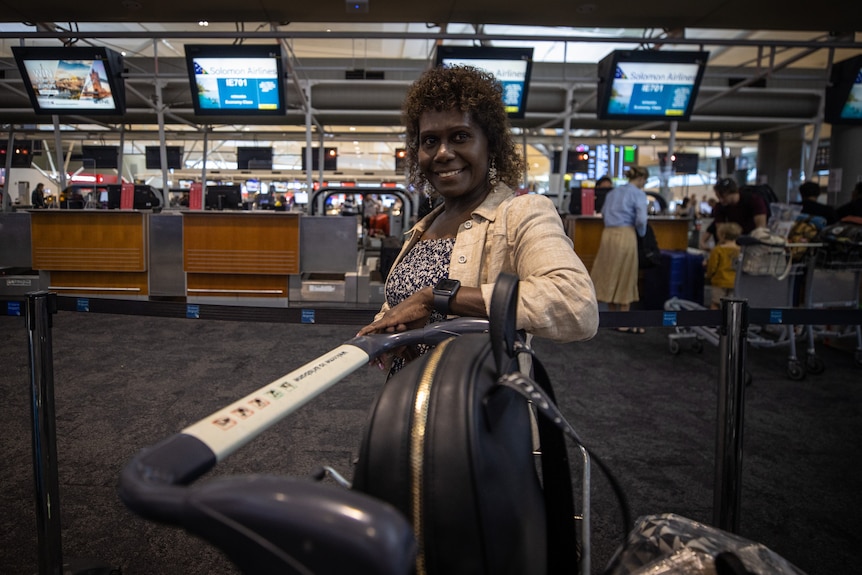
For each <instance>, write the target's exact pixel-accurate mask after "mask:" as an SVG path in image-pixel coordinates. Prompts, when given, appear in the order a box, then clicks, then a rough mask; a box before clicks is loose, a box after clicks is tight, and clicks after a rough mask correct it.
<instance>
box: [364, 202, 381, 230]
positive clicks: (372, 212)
mask: <svg viewBox="0 0 862 575" xmlns="http://www.w3.org/2000/svg"><path fill="white" fill-rule="evenodd" d="M382 210H383V203H382V202H381V201H380V200H379V199H377V194H368V195H366V196H364V197H363V198H362V216H363V221H364V223H365V229H366V230H370V229H371V219H372V218H373V217H374V216H376V215H377V214H379V213H380V212H381V211H382Z"/></svg>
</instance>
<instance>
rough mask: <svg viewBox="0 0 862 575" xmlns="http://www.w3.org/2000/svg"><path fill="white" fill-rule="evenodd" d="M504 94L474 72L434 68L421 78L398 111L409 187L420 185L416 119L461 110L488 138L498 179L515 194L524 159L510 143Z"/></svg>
mask: <svg viewBox="0 0 862 575" xmlns="http://www.w3.org/2000/svg"><path fill="white" fill-rule="evenodd" d="M502 93H503V88H502V86H501V85H500V83H499V82H497V80H496V78H495V77H494V76H493V75H492V74H489V73H487V72H484V71H482V70H479V69H477V68H474V67H472V66H452V67H444V66H438V67H436V68H432V69H430V70H427V71H426V72H424V73H423V74H422V76H420V77H419V79H418V80H416V82H414V83H413V85H412V86H411V87H410V90H409V91H408V92H407V97H406V98H405V99H404V105H403V107H402V121H403V123H404V126H405V127H406V129H407V142H406V148H407V155H406V158H405V167H406V170H407V182H408V183H409V184H413V185H414V186H416V187H419V188H421V186H422V184H423V179H422V174H421V172H420V171H419V118H420V117H421V116H422V114H423V113H425V112H427V111H435V112H445V111H448V110H459V111H461V112H467V113H469V114H470V116H471V117H472V118H473V121H475V122H476V123H477V124H478V125H479V127H480V128H481V129H482V132H484V134H485V137H486V138H488V152H489V155H490V158H491V159H493V160H494V163H495V164H496V167H497V179H498V180H499V181H501V182H503V183H505V184H507V185H508V186H509V187H511V188H516V187H517V186H518V183H519V182H520V181H521V179H522V177H523V175H524V159H523V157H522V156H521V155H520V153H519V152H518V148H517V147H516V146H515V141H514V139H513V138H512V131H511V125H510V124H509V117H508V116H507V115H506V108H505V106H504V105H503V97H502Z"/></svg>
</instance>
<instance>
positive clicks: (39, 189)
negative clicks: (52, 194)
mask: <svg viewBox="0 0 862 575" xmlns="http://www.w3.org/2000/svg"><path fill="white" fill-rule="evenodd" d="M30 204H31V205H32V206H33V207H34V208H44V207H45V184H43V183H41V182H39V183H38V184H36V187H35V188H33V192H32V193H31V194H30Z"/></svg>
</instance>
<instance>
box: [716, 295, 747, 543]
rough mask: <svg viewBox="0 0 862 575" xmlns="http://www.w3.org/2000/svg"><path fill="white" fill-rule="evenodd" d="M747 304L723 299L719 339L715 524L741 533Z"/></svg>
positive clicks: (738, 300)
mask: <svg viewBox="0 0 862 575" xmlns="http://www.w3.org/2000/svg"><path fill="white" fill-rule="evenodd" d="M747 331H748V300H745V299H723V300H722V302H721V329H720V338H719V374H718V417H717V421H716V450H715V483H714V492H713V497H714V499H713V524H714V525H715V526H716V527H718V528H719V529H723V530H725V531H728V532H730V533H738V532H739V513H740V504H741V486H742V431H743V423H744V417H743V416H744V408H745V355H746V337H747Z"/></svg>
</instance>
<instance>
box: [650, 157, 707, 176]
mask: <svg viewBox="0 0 862 575" xmlns="http://www.w3.org/2000/svg"><path fill="white" fill-rule="evenodd" d="M666 158H667V152H659V154H658V161H659V164H660V165H662V166H663V165H664V163H665V162H666V161H667V160H666ZM670 159H671V167H672V169H673V172H674V173H675V174H696V173H697V169H698V165H699V163H700V157H699V156H698V155H697V154H693V153H688V152H675V153H674V154H673V155H671V157H670Z"/></svg>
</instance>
